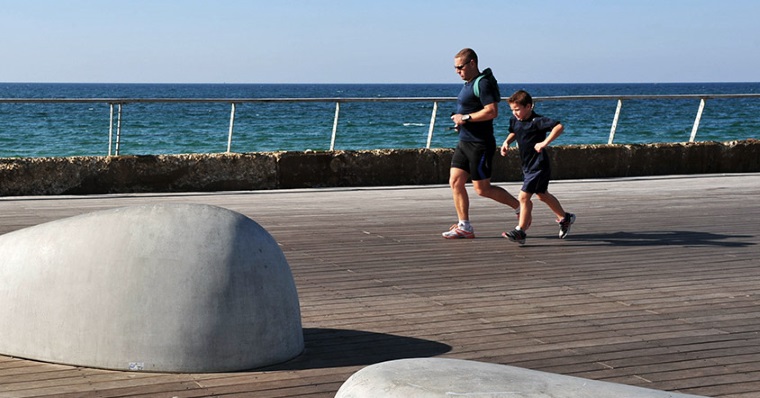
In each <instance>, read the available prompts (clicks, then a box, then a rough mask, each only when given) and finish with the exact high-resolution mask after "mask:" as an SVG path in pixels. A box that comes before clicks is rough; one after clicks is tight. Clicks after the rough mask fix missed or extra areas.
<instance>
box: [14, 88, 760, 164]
mask: <svg viewBox="0 0 760 398" xmlns="http://www.w3.org/2000/svg"><path fill="white" fill-rule="evenodd" d="M722 98H760V93H749V94H659V95H648V94H642V95H636V94H620V95H559V96H549V97H541V96H538V97H533V100H534V102H542V101H578V100H616V101H617V108H616V110H615V116H614V118H613V121H612V127H611V129H610V137H609V140H608V144H612V142H613V140H614V138H615V130H616V128H617V122H618V119H619V116H620V112H621V109H622V105H623V101H630V100H651V99H662V100H673V99H698V100H699V109H698V111H697V116H696V118H695V119H694V126H693V127H692V131H691V136H690V138H689V142H694V140H695V138H696V135H697V129H698V128H699V123H700V120H701V118H702V112H703V111H704V108H705V101H706V100H708V99H722ZM502 99H503V100H506V99H507V98H504V97H502ZM456 100H457V98H456V97H316V98H308V97H307V98H0V103H104V104H108V105H109V106H110V127H109V131H108V156H111V148H112V144H113V124H114V120H113V113H114V109H113V108H114V105H115V106H117V108H118V113H117V120H116V153H115V154H116V155H119V144H120V141H121V116H122V105H125V104H135V103H226V104H231V111H230V126H229V134H228V140H227V152H230V151H231V148H232V133H233V126H234V123H235V108H236V105H237V104H243V103H274V102H285V103H288V102H289V103H294V102H334V103H335V118H334V121H333V129H332V136H331V139H330V150H334V146H335V136H336V132H337V127H338V117H339V113H340V104H341V103H348V102H433V111H432V115H431V117H430V128H429V132H428V138H427V148H430V143H431V140H432V135H433V129H434V126H435V119H436V112H437V110H438V102H449V101H456Z"/></svg>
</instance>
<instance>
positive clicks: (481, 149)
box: [451, 141, 496, 181]
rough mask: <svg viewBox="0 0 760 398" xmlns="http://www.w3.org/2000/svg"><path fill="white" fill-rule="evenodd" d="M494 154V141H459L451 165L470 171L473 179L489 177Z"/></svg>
mask: <svg viewBox="0 0 760 398" xmlns="http://www.w3.org/2000/svg"><path fill="white" fill-rule="evenodd" d="M495 154H496V143H490V144H489V143H484V142H470V141H459V144H457V148H456V150H454V156H453V157H452V158H451V167H456V168H458V169H462V170H464V171H466V172H468V173H470V177H471V178H472V180H473V181H478V180H487V179H489V178H491V168H492V166H493V157H494V155H495Z"/></svg>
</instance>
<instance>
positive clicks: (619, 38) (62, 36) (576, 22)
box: [0, 0, 760, 83]
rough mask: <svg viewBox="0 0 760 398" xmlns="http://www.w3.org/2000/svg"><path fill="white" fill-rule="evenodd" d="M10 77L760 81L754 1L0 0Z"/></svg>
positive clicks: (759, 9)
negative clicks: (469, 51) (469, 65)
mask: <svg viewBox="0 0 760 398" xmlns="http://www.w3.org/2000/svg"><path fill="white" fill-rule="evenodd" d="M0 10H2V11H1V12H0V49H1V50H2V51H3V54H2V62H0V81H2V82H126V83H137V82H145V83H225V82H226V83H453V82H457V81H459V80H458V79H459V78H458V76H457V75H456V74H455V73H454V69H453V56H454V54H455V53H456V52H457V51H458V50H460V49H461V48H463V47H472V48H474V49H475V50H476V51H477V52H478V55H479V57H480V66H481V69H482V68H484V67H491V68H492V69H493V70H494V73H495V74H496V76H497V78H498V79H499V81H500V82H507V81H511V82H518V83H608V82H613V83H619V82H732V81H737V82H757V81H760V77H759V76H758V74H760V24H759V23H758V22H757V18H758V17H759V16H760V1H757V0H723V1H715V0H710V1H707V0H597V1H593V0H543V1H542V0H535V1H528V0H522V1H510V0H500V1H491V0H481V1H464V0H462V1H449V0H442V1H432V0H430V1H424V0H405V1H402V0H383V1H368V0H355V1H349V0H332V1H329V0H312V1H308V0H292V1H289V0H279V1H271V0H269V1H259V0H249V1H243V0H206V1H201V0H120V1H115V0H0Z"/></svg>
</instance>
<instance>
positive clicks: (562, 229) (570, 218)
mask: <svg viewBox="0 0 760 398" xmlns="http://www.w3.org/2000/svg"><path fill="white" fill-rule="evenodd" d="M558 222H559V238H560V239H565V237H566V236H567V234H568V232H570V226H571V225H573V223H574V222H575V214H573V213H565V218H563V219H562V221H558Z"/></svg>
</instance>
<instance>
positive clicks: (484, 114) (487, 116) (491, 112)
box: [451, 102, 499, 126]
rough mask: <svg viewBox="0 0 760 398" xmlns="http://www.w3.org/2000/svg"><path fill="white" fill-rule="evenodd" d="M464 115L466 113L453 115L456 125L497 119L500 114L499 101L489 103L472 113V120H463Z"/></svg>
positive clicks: (452, 118)
mask: <svg viewBox="0 0 760 398" xmlns="http://www.w3.org/2000/svg"><path fill="white" fill-rule="evenodd" d="M463 116H465V115H462V114H459V113H457V114H454V115H453V116H451V120H453V121H454V124H455V125H457V126H459V125H461V124H465V123H468V122H486V121H489V120H493V119H496V118H497V117H498V116H499V103H498V102H493V103H490V104H487V105H486V106H484V107H483V109H481V110H479V111H477V112H473V113H470V120H462V117H463Z"/></svg>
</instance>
